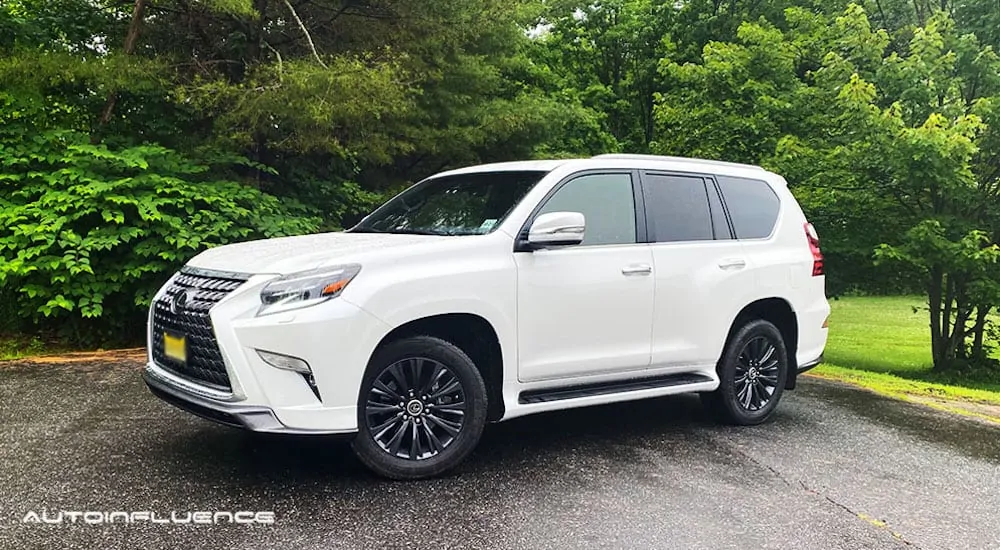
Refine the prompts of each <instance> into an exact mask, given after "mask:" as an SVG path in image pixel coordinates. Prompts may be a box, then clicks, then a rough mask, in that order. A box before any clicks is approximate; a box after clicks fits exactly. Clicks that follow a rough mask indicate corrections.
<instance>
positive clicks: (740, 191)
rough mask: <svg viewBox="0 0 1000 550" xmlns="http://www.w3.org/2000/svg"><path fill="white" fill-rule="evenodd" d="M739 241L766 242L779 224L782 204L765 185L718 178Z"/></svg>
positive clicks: (768, 186) (733, 178)
mask: <svg viewBox="0 0 1000 550" xmlns="http://www.w3.org/2000/svg"><path fill="white" fill-rule="evenodd" d="M716 181H718V182H719V188H720V189H721V190H722V196H723V198H724V199H725V201H726V207H727V208H728V209H729V217H730V219H732V221H733V229H735V230H736V238H737V239H763V238H766V237H768V236H770V235H771V231H772V230H773V229H774V224H775V223H776V222H777V221H778V210H779V209H780V207H781V201H780V200H779V199H778V195H776V194H775V193H774V190H773V189H771V186H770V185H768V184H767V182H765V181H761V180H755V179H750V178H736V177H732V176H717V177H716Z"/></svg>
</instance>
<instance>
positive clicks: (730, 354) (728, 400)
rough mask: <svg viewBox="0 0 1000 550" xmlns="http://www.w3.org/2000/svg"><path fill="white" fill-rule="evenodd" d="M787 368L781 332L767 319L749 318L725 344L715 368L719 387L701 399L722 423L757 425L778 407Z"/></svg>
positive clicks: (785, 351) (786, 356)
mask: <svg viewBox="0 0 1000 550" xmlns="http://www.w3.org/2000/svg"><path fill="white" fill-rule="evenodd" d="M788 369H789V364H788V352H787V350H786V349H785V341H784V339H783V338H782V336H781V331H779V330H778V328H777V327H775V326H774V325H773V324H771V323H770V322H768V321H765V320H763V319H753V320H751V321H748V322H747V323H746V324H744V325H743V326H742V327H741V328H740V329H739V330H738V331H736V334H734V335H733V337H732V338H731V339H730V340H729V342H728V343H727V344H726V349H725V352H724V353H723V355H722V359H721V360H720V361H719V365H718V367H717V372H718V375H719V388H718V389H717V390H716V391H714V392H712V393H707V394H702V399H703V400H704V402H705V404H706V405H707V406H708V408H709V410H710V411H711V412H713V413H714V414H715V416H716V417H718V418H719V419H720V420H722V421H724V422H727V423H730V424H739V425H753V424H760V423H761V422H764V421H765V420H767V419H768V417H769V416H771V413H772V412H774V409H775V407H777V406H778V401H779V400H780V399H781V395H782V393H783V392H784V389H785V381H786V380H787V378H788Z"/></svg>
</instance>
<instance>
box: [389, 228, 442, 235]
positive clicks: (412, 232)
mask: <svg viewBox="0 0 1000 550" xmlns="http://www.w3.org/2000/svg"><path fill="white" fill-rule="evenodd" d="M386 233H399V234H402V235H434V236H435V237H445V236H448V235H451V233H448V232H442V231H430V230H428V229H393V230H392V231H386Z"/></svg>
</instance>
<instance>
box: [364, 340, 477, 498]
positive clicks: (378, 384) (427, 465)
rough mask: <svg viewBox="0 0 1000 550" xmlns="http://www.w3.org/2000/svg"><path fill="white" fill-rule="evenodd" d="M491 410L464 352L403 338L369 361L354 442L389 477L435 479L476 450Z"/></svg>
mask: <svg viewBox="0 0 1000 550" xmlns="http://www.w3.org/2000/svg"><path fill="white" fill-rule="evenodd" d="M415 374H416V376H415ZM432 378H434V379H433V380H432ZM414 381H415V382H414ZM410 390H414V391H412V392H411V391H410ZM421 390H423V391H421ZM486 411H487V397H486V384H485V383H484V382H483V377H482V375H481V374H480V372H479V370H478V369H477V368H476V365H475V364H474V363H473V362H472V360H471V359H469V356H468V355H466V354H465V352H463V351H462V350H461V349H459V348H458V347H457V346H455V345H454V344H451V343H450V342H446V341H444V340H441V339H440V338H434V337H431V336H413V337H409V338H403V339H400V340H396V341H393V342H390V343H388V344H386V345H384V346H383V347H381V348H380V349H379V350H377V351H376V352H375V354H374V356H373V357H372V359H371V361H370V362H369V364H368V368H367V370H366V372H365V377H364V380H363V381H362V384H361V392H360V394H359V396H358V434H357V436H356V437H355V438H354V440H353V442H352V444H351V446H352V448H353V449H354V453H355V454H356V455H357V457H358V459H359V460H361V462H362V463H363V464H364V465H365V466H367V467H368V468H369V469H370V470H372V471H373V472H375V473H376V474H378V475H381V476H383V477H387V478H390V479H397V480H404V479H423V478H429V477H435V476H438V475H441V474H442V473H444V472H446V471H448V470H451V469H453V468H455V467H456V466H458V465H459V464H460V463H462V461H464V460H465V458H466V457H468V455H469V453H471V452H472V450H473V449H475V448H476V445H477V444H478V443H479V438H480V437H481V436H482V433H483V428H484V427H485V426H486ZM414 434H416V438H414Z"/></svg>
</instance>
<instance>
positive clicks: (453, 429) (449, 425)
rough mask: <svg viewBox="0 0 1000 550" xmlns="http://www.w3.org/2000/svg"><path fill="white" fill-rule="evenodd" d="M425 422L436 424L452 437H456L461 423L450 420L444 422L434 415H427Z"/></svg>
mask: <svg viewBox="0 0 1000 550" xmlns="http://www.w3.org/2000/svg"><path fill="white" fill-rule="evenodd" d="M427 420H432V421H434V423H435V424H437V425H438V426H441V427H442V428H443V429H444V431H446V432H448V433H449V434H451V436H452V437H454V436H456V435H458V432H459V430H461V429H462V424H461V422H452V421H450V420H445V419H443V418H441V417H440V416H437V415H434V414H428V415H427Z"/></svg>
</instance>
